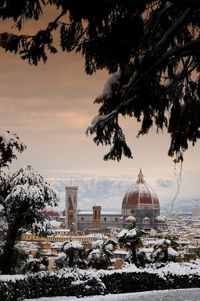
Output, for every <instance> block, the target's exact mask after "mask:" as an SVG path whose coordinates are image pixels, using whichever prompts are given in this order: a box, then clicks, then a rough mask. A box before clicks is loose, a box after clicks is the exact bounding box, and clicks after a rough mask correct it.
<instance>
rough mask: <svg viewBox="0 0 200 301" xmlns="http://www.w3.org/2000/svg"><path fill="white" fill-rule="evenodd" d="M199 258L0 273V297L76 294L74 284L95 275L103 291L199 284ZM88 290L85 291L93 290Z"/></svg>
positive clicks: (6, 300)
mask: <svg viewBox="0 0 200 301" xmlns="http://www.w3.org/2000/svg"><path fill="white" fill-rule="evenodd" d="M199 264H200V262H194V263H187V264H186V263H184V264H182V265H181V264H179V263H171V264H168V266H167V265H165V267H163V268H161V269H158V270H157V269H155V268H150V267H148V268H145V269H138V268H136V267H135V266H133V265H130V266H129V268H126V269H125V268H124V269H122V270H117V271H105V272H103V271H102V270H101V271H95V270H92V271H91V270H80V269H71V270H70V269H62V270H60V271H58V272H56V273H49V272H39V273H35V274H30V275H26V276H24V275H11V276H8V275H6V276H4V275H2V276H0V300H2V301H17V300H23V299H25V298H27V299H32V298H40V297H54V296H75V295H76V291H77V286H75V285H74V284H75V283H76V284H78V283H87V280H88V279H90V278H95V277H98V278H100V280H101V282H102V283H103V284H104V285H105V286H106V291H105V292H106V293H108V294H109V293H128V292H137V291H148V290H161V289H178V288H192V287H193V288H194V287H199V283H200V272H199ZM93 293H94V291H93V290H91V291H90V292H88V294H93Z"/></svg>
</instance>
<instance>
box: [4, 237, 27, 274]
mask: <svg viewBox="0 0 200 301" xmlns="http://www.w3.org/2000/svg"><path fill="white" fill-rule="evenodd" d="M3 250H4V243H3V244H1V245H0V266H1V260H2V258H3V256H2V255H3ZM27 259H28V254H27V253H26V252H25V251H24V249H23V248H22V247H21V246H20V244H16V245H15V246H14V249H13V256H12V258H11V263H10V266H11V271H10V272H11V273H12V274H20V273H21V272H22V267H23V265H24V264H25V262H26V260H27Z"/></svg>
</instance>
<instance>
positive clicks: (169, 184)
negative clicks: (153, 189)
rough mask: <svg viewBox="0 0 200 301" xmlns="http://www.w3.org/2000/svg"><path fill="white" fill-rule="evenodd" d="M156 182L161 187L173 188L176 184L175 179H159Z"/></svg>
mask: <svg viewBox="0 0 200 301" xmlns="http://www.w3.org/2000/svg"><path fill="white" fill-rule="evenodd" d="M156 183H157V185H158V186H159V187H163V188H171V187H173V186H174V181H172V180H168V179H158V180H157V181H156Z"/></svg>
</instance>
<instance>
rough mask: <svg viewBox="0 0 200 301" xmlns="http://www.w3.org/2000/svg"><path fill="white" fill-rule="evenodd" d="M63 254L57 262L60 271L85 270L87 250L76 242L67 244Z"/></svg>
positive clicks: (63, 248) (63, 246) (63, 247)
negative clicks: (68, 269)
mask: <svg viewBox="0 0 200 301" xmlns="http://www.w3.org/2000/svg"><path fill="white" fill-rule="evenodd" d="M61 251H62V253H60V254H59V255H58V257H57V258H56V260H55V263H56V266H57V268H58V269H61V268H64V267H79V268H85V267H86V263H85V249H84V247H83V245H82V244H81V243H79V242H76V241H70V242H65V243H64V244H63V245H62V247H61Z"/></svg>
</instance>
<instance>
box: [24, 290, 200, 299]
mask: <svg viewBox="0 0 200 301" xmlns="http://www.w3.org/2000/svg"><path fill="white" fill-rule="evenodd" d="M25 300H26V301H53V300H54V301H77V300H85V301H200V288H192V289H179V290H164V291H153V292H139V293H130V294H116V295H106V296H90V297H84V298H79V299H77V298H76V297H51V298H49V297H45V298H39V299H25ZM25 300H24V301H25Z"/></svg>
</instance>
